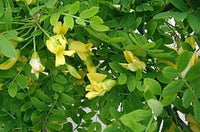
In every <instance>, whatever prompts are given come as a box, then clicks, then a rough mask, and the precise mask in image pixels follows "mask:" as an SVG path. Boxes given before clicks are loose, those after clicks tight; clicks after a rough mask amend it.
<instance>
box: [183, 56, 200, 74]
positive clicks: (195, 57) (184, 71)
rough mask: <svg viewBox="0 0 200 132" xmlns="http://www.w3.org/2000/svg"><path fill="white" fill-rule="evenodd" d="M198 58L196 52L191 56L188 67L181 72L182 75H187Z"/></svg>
mask: <svg viewBox="0 0 200 132" xmlns="http://www.w3.org/2000/svg"><path fill="white" fill-rule="evenodd" d="M197 60H198V53H197V52H194V53H193V55H192V57H191V58H190V61H189V63H188V65H187V66H186V68H185V69H184V70H183V71H182V72H181V76H182V77H185V75H186V74H187V72H188V71H189V70H190V68H191V67H192V66H193V65H194V64H195V63H196V62H197Z"/></svg>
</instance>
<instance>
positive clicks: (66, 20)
mask: <svg viewBox="0 0 200 132" xmlns="http://www.w3.org/2000/svg"><path fill="white" fill-rule="evenodd" d="M64 25H66V26H67V27H68V28H71V29H73V27H74V19H73V17H72V16H68V15H66V16H64Z"/></svg>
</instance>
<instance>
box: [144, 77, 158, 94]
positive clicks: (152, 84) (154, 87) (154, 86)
mask: <svg viewBox="0 0 200 132" xmlns="http://www.w3.org/2000/svg"><path fill="white" fill-rule="evenodd" d="M144 87H145V90H144V92H146V91H148V90H150V91H151V92H152V93H154V94H155V95H159V94H161V86H160V84H159V83H158V82H157V81H156V80H154V79H151V78H145V79H144Z"/></svg>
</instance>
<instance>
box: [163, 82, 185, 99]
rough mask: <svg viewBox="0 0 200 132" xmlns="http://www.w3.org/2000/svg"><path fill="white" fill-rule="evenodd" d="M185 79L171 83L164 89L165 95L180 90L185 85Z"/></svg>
mask: <svg viewBox="0 0 200 132" xmlns="http://www.w3.org/2000/svg"><path fill="white" fill-rule="evenodd" d="M183 84H184V83H183V81H182V80H177V81H173V82H171V83H169V84H168V85H167V86H166V87H164V89H163V96H166V95H173V94H176V93H177V92H179V91H180V90H181V89H182V87H183Z"/></svg>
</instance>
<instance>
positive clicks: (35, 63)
mask: <svg viewBox="0 0 200 132" xmlns="http://www.w3.org/2000/svg"><path fill="white" fill-rule="evenodd" d="M29 64H30V65H31V67H32V69H31V73H34V74H35V76H36V78H39V73H40V72H43V71H44V69H45V68H44V66H43V65H42V64H41V62H40V57H39V55H38V53H37V52H33V54H32V57H31V60H30V62H29Z"/></svg>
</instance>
